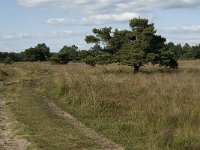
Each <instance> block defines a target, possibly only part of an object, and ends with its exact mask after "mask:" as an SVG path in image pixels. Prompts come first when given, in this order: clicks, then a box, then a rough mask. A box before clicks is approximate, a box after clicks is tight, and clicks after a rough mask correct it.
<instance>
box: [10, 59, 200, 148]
mask: <svg viewBox="0 0 200 150" xmlns="http://www.w3.org/2000/svg"><path fill="white" fill-rule="evenodd" d="M13 68H18V70H23V71H21V72H22V73H24V75H23V76H24V80H25V78H26V77H27V81H28V82H30V85H29V86H28V88H29V89H27V90H31V89H32V88H35V89H36V91H34V92H36V93H35V97H38V96H39V95H41V96H46V97H48V98H49V99H51V100H54V102H55V103H56V104H57V105H59V106H60V107H61V108H62V109H65V110H66V111H68V112H70V113H71V114H72V115H74V116H75V117H77V118H78V119H80V120H81V121H82V122H83V123H85V124H86V125H88V126H89V127H91V128H93V129H94V130H96V131H97V132H99V133H100V134H103V135H104V136H106V137H107V138H109V139H111V140H113V141H114V142H116V143H118V144H121V145H123V146H124V147H125V148H126V149H130V150H134V149H135V150H140V149H144V150H146V149H149V150H171V149H177V150H199V149H200V109H199V108H200V92H199V91H200V84H199V83H200V61H199V60H197V61H182V62H180V69H179V70H175V71H172V70H166V69H159V68H157V67H152V66H150V65H149V66H147V67H144V68H142V70H141V72H140V73H138V74H136V75H135V74H133V71H132V69H131V68H130V67H127V66H120V65H117V64H113V65H108V66H104V67H102V66H97V67H95V68H93V67H90V66H87V65H85V64H75V63H71V64H68V65H50V64H48V63H45V64H44V63H18V64H14V65H13ZM33 79H34V80H33ZM27 81H26V82H27ZM36 83H37V84H36ZM24 88H26V87H24ZM32 91H33V90H31V91H30V92H31V93H32V94H33V95H34V92H32ZM21 92H22V91H21ZM36 94H37V96H36ZM26 95H27V94H26ZM27 97H28V95H27ZM33 97H34V96H33ZM31 101H32V99H31ZM19 117H20V116H19ZM51 142H53V141H51ZM51 144H53V143H51ZM44 146H45V145H44Z"/></svg>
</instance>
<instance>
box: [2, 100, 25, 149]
mask: <svg viewBox="0 0 200 150" xmlns="http://www.w3.org/2000/svg"><path fill="white" fill-rule="evenodd" d="M5 106H6V105H5V101H4V100H3V98H1V97H0V150H24V149H26V147H27V146H28V142H27V141H26V140H24V139H19V138H18V137H16V136H15V135H14V134H13V133H12V132H11V129H10V127H9V123H8V119H7V115H6V113H5Z"/></svg>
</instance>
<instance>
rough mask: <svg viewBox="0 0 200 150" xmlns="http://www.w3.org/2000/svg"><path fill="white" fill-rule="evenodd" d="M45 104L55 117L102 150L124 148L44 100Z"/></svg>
mask: <svg viewBox="0 0 200 150" xmlns="http://www.w3.org/2000/svg"><path fill="white" fill-rule="evenodd" d="M45 102H46V103H47V104H48V106H49V107H50V108H51V110H52V111H53V112H54V113H55V114H56V115H58V116H60V117H61V118H63V119H64V120H65V121H66V123H67V124H70V125H72V126H73V127H74V128H75V129H76V130H78V131H79V132H81V133H83V134H84V135H85V136H86V137H88V138H89V139H92V140H93V141H94V142H95V143H96V144H98V145H99V146H100V147H101V149H102V150H124V148H123V147H121V146H120V145H118V144H116V143H113V142H112V141H110V140H109V139H107V138H105V137H103V136H101V135H99V134H97V133H96V132H95V131H94V130H92V129H90V128H88V127H86V126H85V125H84V124H82V123H81V122H80V121H78V120H77V119H76V118H74V117H73V116H71V115H70V114H69V113H67V112H65V111H62V110H61V109H60V108H58V107H57V106H56V105H55V104H54V103H50V102H48V100H46V101H45Z"/></svg>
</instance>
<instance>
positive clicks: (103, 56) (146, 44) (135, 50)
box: [85, 18, 178, 73]
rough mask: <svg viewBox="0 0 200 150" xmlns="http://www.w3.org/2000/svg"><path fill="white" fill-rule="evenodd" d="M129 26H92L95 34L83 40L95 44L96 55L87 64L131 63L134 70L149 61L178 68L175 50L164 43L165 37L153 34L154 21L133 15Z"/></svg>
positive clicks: (154, 32) (137, 69)
mask: <svg viewBox="0 0 200 150" xmlns="http://www.w3.org/2000/svg"><path fill="white" fill-rule="evenodd" d="M129 25H130V28H131V30H118V29H115V30H114V31H112V28H111V27H109V28H107V27H105V28H101V29H96V28H95V29H93V33H94V35H89V36H86V38H85V41H86V42H87V43H93V44H94V46H95V47H98V53H99V55H97V56H95V57H91V58H88V60H87V61H86V63H88V64H90V65H93V66H94V65H95V64H109V63H121V64H126V65H129V66H132V67H133V68H134V72H135V73H136V72H138V71H139V68H140V67H141V66H143V65H145V64H148V63H152V64H159V65H160V66H166V67H170V68H177V66H178V63H177V58H176V57H175V53H174V52H173V51H171V49H170V48H168V47H167V46H166V45H165V42H166V39H165V38H164V37H162V36H160V35H156V30H155V28H154V24H150V23H149V22H148V20H147V19H140V18H135V19H132V20H130V22H129ZM93 49H94V48H93Z"/></svg>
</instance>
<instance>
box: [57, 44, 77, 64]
mask: <svg viewBox="0 0 200 150" xmlns="http://www.w3.org/2000/svg"><path fill="white" fill-rule="evenodd" d="M59 53H65V55H67V56H68V61H76V60H77V59H78V47H77V46H75V45H72V46H64V47H63V48H62V49H61V50H60V52H59Z"/></svg>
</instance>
